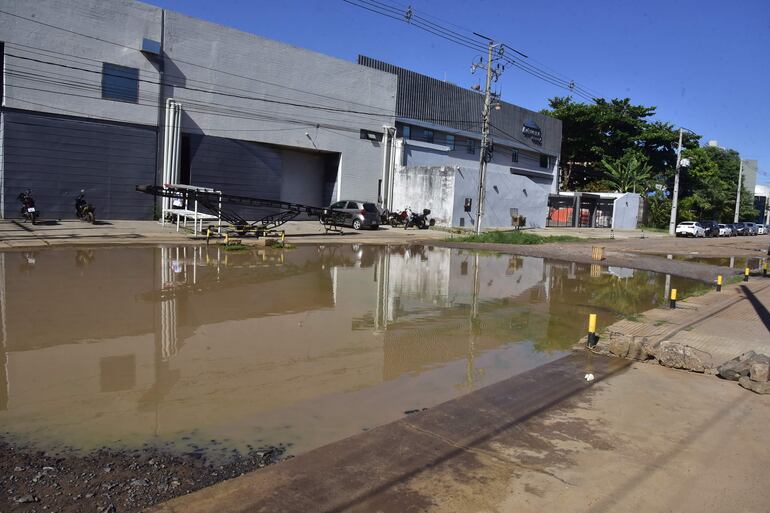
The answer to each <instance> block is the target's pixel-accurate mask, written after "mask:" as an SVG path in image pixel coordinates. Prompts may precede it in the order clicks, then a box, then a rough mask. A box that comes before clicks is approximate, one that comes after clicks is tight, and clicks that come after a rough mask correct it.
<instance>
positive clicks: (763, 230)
mask: <svg viewBox="0 0 770 513" xmlns="http://www.w3.org/2000/svg"><path fill="white" fill-rule="evenodd" d="M757 235H767V225H766V224H758V225H757Z"/></svg>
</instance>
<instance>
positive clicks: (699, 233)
mask: <svg viewBox="0 0 770 513" xmlns="http://www.w3.org/2000/svg"><path fill="white" fill-rule="evenodd" d="M676 236H677V237H705V236H706V230H705V229H704V228H703V226H701V224H700V223H699V222H697V221H682V222H681V223H679V224H678V225H676Z"/></svg>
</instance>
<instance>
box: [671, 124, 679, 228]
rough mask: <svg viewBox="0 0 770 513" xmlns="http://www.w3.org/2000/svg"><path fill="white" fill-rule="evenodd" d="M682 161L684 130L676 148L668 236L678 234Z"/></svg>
mask: <svg viewBox="0 0 770 513" xmlns="http://www.w3.org/2000/svg"><path fill="white" fill-rule="evenodd" d="M681 161H682V129H681V128H680V129H679V146H677V147H676V172H675V174H674V192H673V194H672V195H671V196H672V198H671V220H670V221H669V222H668V234H669V235H674V234H675V233H676V209H677V207H678V204H679V165H680V164H681Z"/></svg>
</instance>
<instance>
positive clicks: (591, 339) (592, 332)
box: [588, 314, 598, 347]
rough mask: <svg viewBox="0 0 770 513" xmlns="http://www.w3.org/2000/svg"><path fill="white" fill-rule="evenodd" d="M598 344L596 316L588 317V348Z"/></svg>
mask: <svg viewBox="0 0 770 513" xmlns="http://www.w3.org/2000/svg"><path fill="white" fill-rule="evenodd" d="M596 342H598V339H597V337H596V314H590V315H589V316H588V347H594V346H595V345H596Z"/></svg>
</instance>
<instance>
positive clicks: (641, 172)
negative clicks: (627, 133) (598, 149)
mask: <svg viewBox="0 0 770 513" xmlns="http://www.w3.org/2000/svg"><path fill="white" fill-rule="evenodd" d="M602 166H604V169H605V177H604V184H606V185H607V187H609V188H610V189H613V190H615V191H617V192H639V193H644V192H647V191H648V190H649V187H650V185H651V182H652V166H651V165H650V164H649V163H648V162H647V157H645V156H643V155H640V154H639V152H638V151H635V150H627V151H626V152H625V153H624V154H623V156H622V157H620V158H618V159H609V158H607V157H605V158H603V159H602Z"/></svg>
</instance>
